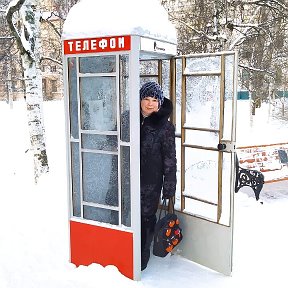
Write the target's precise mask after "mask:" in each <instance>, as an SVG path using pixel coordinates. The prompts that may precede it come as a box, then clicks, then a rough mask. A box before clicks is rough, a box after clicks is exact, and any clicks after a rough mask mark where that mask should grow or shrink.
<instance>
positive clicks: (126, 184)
mask: <svg viewBox="0 0 288 288" xmlns="http://www.w3.org/2000/svg"><path fill="white" fill-rule="evenodd" d="M121 189H122V224H124V225H125V226H129V227H130V226H131V204H130V201H131V190H130V147H127V146H121Z"/></svg>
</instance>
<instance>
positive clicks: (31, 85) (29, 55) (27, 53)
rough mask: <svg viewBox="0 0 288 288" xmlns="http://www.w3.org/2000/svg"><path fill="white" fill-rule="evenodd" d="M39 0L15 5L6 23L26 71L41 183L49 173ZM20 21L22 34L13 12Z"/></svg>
mask: <svg viewBox="0 0 288 288" xmlns="http://www.w3.org/2000/svg"><path fill="white" fill-rule="evenodd" d="M38 1H39V0H18V1H12V2H11V3H10V5H9V7H8V9H7V22H8V24H9V27H10V29H11V31H12V32H13V34H14V36H15V37H16V41H17V45H18V48H19V50H20V53H21V59H22V66H23V70H24V81H25V95H26V105H27V115H28V126H29V133H30V143H31V150H32V151H33V158H34V180H35V183H37V182H38V179H39V177H40V176H41V174H43V173H47V172H48V171H49V166H48V158H47V153H46V145H45V129H44V123H43V117H42V116H43V111H42V104H43V95H42V77H41V70H40V55H39V53H40V50H41V44H40V33H39V31H40V27H39V26H40V12H39V3H38ZM16 11H18V12H19V13H20V17H21V21H20V23H21V30H20V31H18V30H17V29H16V27H15V25H14V24H13V22H12V19H13V18H12V17H13V14H14V12H16Z"/></svg>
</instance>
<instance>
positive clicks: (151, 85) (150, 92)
mask: <svg viewBox="0 0 288 288" xmlns="http://www.w3.org/2000/svg"><path fill="white" fill-rule="evenodd" d="M145 97H154V98H156V99H157V100H158V101H159V107H160V106H161V105H162V104H163V102H164V96H163V91H162V89H161V86H160V85H159V84H158V83H156V82H153V81H150V82H146V83H145V84H143V86H142V87H141V89H140V100H143V99H144V98H145Z"/></svg>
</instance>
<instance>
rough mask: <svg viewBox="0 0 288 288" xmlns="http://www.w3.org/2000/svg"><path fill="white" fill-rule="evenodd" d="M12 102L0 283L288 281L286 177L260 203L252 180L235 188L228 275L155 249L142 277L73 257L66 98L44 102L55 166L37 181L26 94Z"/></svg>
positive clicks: (6, 125)
mask: <svg viewBox="0 0 288 288" xmlns="http://www.w3.org/2000/svg"><path fill="white" fill-rule="evenodd" d="M13 106H14V108H13V109H10V107H9V105H8V104H6V103H5V102H4V101H1V102H0V123H1V134H2V137H1V139H2V141H1V142H0V159H1V164H0V175H1V182H0V218H1V229H0V287H1V288H34V287H35V288H39V287H41V288H51V287H53V288H58V287H59V288H79V287H81V288H90V287H103V288H105V287H113V288H114V287H123V288H124V287H125V288H134V287H137V288H143V287H144V288H152V287H153V288H155V287H159V288H164V287H165V288H166V287H167V286H168V285H169V286H176V285H177V287H185V288H189V287H197V288H208V287H209V288H210V287H214V288H225V287H227V288H228V287H229V288H231V287H233V288H236V287H239V288H240V287H241V288H242V287H253V286H255V287H271V286H273V287H277V288H280V287H286V285H287V280H288V276H287V272H286V267H287V261H288V260H287V259H288V248H287V243H288V231H287V229H286V227H287V205H288V189H287V188H288V181H281V182H275V183H269V184H265V185H264V188H263V190H262V192H261V197H260V198H261V202H262V203H263V204H261V203H260V202H257V201H256V200H255V198H254V197H253V192H251V191H249V189H250V188H247V189H245V188H246V187H245V188H242V190H240V191H239V192H238V193H237V194H235V231H234V251H233V253H234V268H233V274H232V276H230V277H228V276H224V275H222V274H219V273H217V272H214V271H212V270H209V269H206V268H205V267H202V266H200V265H197V264H195V263H193V262H191V261H188V260H186V259H184V258H182V257H180V256H179V255H173V256H170V255H168V256H167V257H165V258H163V259H162V258H157V257H155V256H152V258H151V260H150V262H149V265H148V267H147V269H146V270H144V271H143V272H142V279H141V281H133V280H130V279H128V278H126V277H124V276H123V275H122V274H120V273H119V272H118V270H117V268H116V267H114V266H107V267H102V266H101V265H99V264H92V265H90V266H88V267H85V266H80V267H78V268H76V267H75V266H74V265H73V264H72V263H70V262H69V239H68V237H69V235H68V207H67V203H68V201H67V187H66V158H65V157H66V156H65V124H64V120H65V119H64V102H63V100H60V101H49V102H44V105H43V109H44V117H45V126H46V135H47V153H48V158H49V162H50V172H49V173H48V174H46V175H44V176H41V178H40V180H39V183H38V185H37V186H35V185H34V182H33V168H32V167H33V163H32V155H31V152H30V151H29V150H28V149H29V135H28V128H27V119H26V106H25V102H24V101H17V102H14V105H13ZM259 114H260V113H259ZM280 129H281V127H279V130H280ZM27 150H28V151H27ZM285 283H286V284H285Z"/></svg>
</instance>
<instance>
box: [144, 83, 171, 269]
mask: <svg viewBox="0 0 288 288" xmlns="http://www.w3.org/2000/svg"><path fill="white" fill-rule="evenodd" d="M140 108H141V116H140V121H141V126H140V127H141V128H140V129H141V131H140V137H141V138H140V145H141V146H140V183H141V270H144V269H145V268H146V267H147V263H148V261H149V258H150V246H151V243H152V240H153V236H154V228H155V224H156V212H157V208H158V204H159V200H160V195H161V191H162V197H163V198H166V199H169V198H171V197H173V196H174V195H175V191H176V149H175V127H174V126H173V124H172V123H171V122H170V121H168V118H169V117H170V115H171V113H172V110H173V105H172V102H171V101H170V100H169V99H167V98H165V97H164V96H163V91H162V89H161V87H160V86H159V84H157V83H156V82H147V83H145V84H144V85H143V86H142V87H141V89H140Z"/></svg>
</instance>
